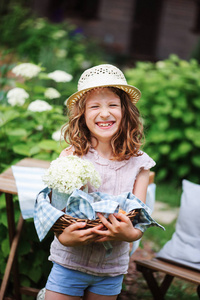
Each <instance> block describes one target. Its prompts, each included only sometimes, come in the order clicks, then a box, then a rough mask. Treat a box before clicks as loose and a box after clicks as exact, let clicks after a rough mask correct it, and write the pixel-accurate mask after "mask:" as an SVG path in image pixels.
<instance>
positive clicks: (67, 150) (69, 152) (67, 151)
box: [59, 146, 73, 157]
mask: <svg viewBox="0 0 200 300" xmlns="http://www.w3.org/2000/svg"><path fill="white" fill-rule="evenodd" d="M72 154H73V148H72V146H69V147H68V148H65V149H64V150H63V151H62V152H61V153H60V156H59V157H64V156H68V155H72Z"/></svg>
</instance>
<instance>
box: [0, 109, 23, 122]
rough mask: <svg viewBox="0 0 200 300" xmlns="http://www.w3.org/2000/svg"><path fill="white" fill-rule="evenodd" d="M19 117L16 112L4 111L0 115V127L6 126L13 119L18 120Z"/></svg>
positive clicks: (11, 110)
mask: <svg viewBox="0 0 200 300" xmlns="http://www.w3.org/2000/svg"><path fill="white" fill-rule="evenodd" d="M19 116H20V113H19V112H17V111H16V110H13V109H10V110H8V111H5V112H4V113H3V114H1V115H0V126H3V125H5V124H7V123H8V122H10V121H13V120H14V119H16V118H18V117H19Z"/></svg>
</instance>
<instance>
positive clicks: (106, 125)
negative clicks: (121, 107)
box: [96, 121, 115, 127]
mask: <svg viewBox="0 0 200 300" xmlns="http://www.w3.org/2000/svg"><path fill="white" fill-rule="evenodd" d="M114 123H115V122H114V121H110V122H97V123H96V124H97V125H98V126H99V127H110V126H112V125H113V124H114Z"/></svg>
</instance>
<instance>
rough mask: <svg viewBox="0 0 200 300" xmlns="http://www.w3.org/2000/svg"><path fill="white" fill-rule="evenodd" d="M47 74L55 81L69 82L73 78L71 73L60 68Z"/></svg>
mask: <svg viewBox="0 0 200 300" xmlns="http://www.w3.org/2000/svg"><path fill="white" fill-rule="evenodd" d="M47 76H48V77H49V78H51V79H53V80H54V81H56V82H69V81H71V80H72V78H73V76H72V75H70V74H68V73H66V72H65V71H60V70H56V71H54V72H52V73H49V74H48V75H47Z"/></svg>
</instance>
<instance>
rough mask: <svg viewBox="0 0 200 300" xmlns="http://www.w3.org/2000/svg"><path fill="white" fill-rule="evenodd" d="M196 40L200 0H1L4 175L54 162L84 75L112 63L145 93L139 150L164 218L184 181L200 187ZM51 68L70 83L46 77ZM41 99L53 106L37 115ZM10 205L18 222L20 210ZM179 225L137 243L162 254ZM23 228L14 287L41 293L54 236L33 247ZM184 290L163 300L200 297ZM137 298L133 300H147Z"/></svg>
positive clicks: (2, 252)
mask: <svg viewBox="0 0 200 300" xmlns="http://www.w3.org/2000/svg"><path fill="white" fill-rule="evenodd" d="M199 37H200V1H199V0H126V1H124V0H42V1H41V0H18V1H14V0H1V1H0V87H1V88H0V172H3V171H4V170H6V169H7V168H8V167H10V166H11V165H13V164H15V163H16V162H18V161H19V160H21V159H23V158H25V157H33V158H36V159H42V160H48V161H51V160H53V159H55V158H56V157H58V155H59V153H60V151H61V150H62V149H63V148H64V147H66V146H67V145H66V143H65V142H64V141H63V140H62V137H61V139H60V135H61V134H60V129H61V127H62V125H63V124H64V123H65V122H67V115H66V113H67V110H66V106H65V104H64V103H65V101H66V99H67V98H68V97H69V96H70V95H71V94H72V93H73V92H75V91H76V89H77V81H78V78H79V77H80V75H81V73H82V72H83V70H85V69H86V68H89V67H92V66H94V65H97V64H100V63H111V64H114V65H116V66H118V67H119V68H121V69H122V70H123V72H124V73H125V76H126V78H127V81H128V83H129V84H131V85H134V86H136V87H138V88H139V89H140V90H141V92H142V98H141V100H140V101H139V103H138V108H139V109H140V111H141V114H142V117H143V123H144V128H145V143H144V146H143V149H144V151H146V152H147V153H148V154H149V155H150V156H151V157H152V158H153V159H154V160H155V161H156V163H157V164H156V166H155V167H154V169H153V171H155V174H156V175H155V183H156V200H157V201H158V202H161V203H164V204H165V205H167V208H165V209H166V210H167V213H169V214H170V212H171V213H172V212H174V211H177V210H178V209H179V206H180V196H181V192H182V188H181V184H182V180H183V179H187V180H190V181H192V182H194V183H198V184H199V183H200V181H199V168H200V68H199V61H200V40H199ZM21 63H32V64H34V65H37V66H39V68H40V72H39V73H38V74H37V75H35V76H33V77H30V78H27V77H26V76H23V75H22V74H21V75H20V74H18V75H16V74H15V73H14V72H13V71H12V70H13V68H14V67H15V66H17V65H18V64H21ZM55 70H60V71H64V72H66V73H67V74H68V75H71V76H72V79H69V80H68V81H64V80H62V79H59V80H53V79H50V78H49V77H48V74H49V73H52V72H54V71H55ZM65 75H66V74H65ZM15 88H20V89H23V90H24V91H26V92H27V93H28V97H27V99H26V100H25V99H23V100H24V101H21V100H22V99H19V95H18V96H16V95H15V98H12V99H11V98H9V94H8V92H9V91H10V90H13V89H15ZM48 88H53V89H54V94H51V95H49V94H48V93H47V92H46V90H47V89H48ZM55 90H56V91H57V92H59V93H57V94H56V93H55ZM14 91H15V92H16V90H14ZM13 93H14V92H13ZM51 93H52V90H51ZM38 99H39V100H42V101H44V102H43V104H44V103H45V105H49V106H46V109H45V108H44V109H43V110H42V111H41V108H39V107H38V108H37V107H36V102H35V101H36V100H38ZM33 103H34V104H35V108H34V109H33V108H32V109H31V108H30V104H33ZM14 200H15V210H16V219H17V218H18V216H19V214H20V210H19V204H18V199H17V197H16V198H15V199H14ZM0 209H1V214H0V239H1V245H0V279H1V278H2V276H3V273H4V270H5V266H6V259H7V257H8V254H9V240H8V232H7V221H6V205H5V199H4V197H3V195H1V196H0ZM170 220H171V219H170ZM159 221H160V220H159ZM175 222H176V214H175V217H174V218H172V221H170V223H169V224H164V223H163V225H164V226H165V227H167V230H166V231H165V232H161V231H159V236H157V232H156V230H155V232H154V229H150V230H149V231H147V233H146V234H145V237H144V242H143V243H144V244H145V242H148V243H149V241H151V246H150V247H149V248H151V249H153V250H154V251H158V250H159V249H160V248H161V247H162V246H163V245H164V244H165V243H166V241H167V240H169V239H170V238H171V235H172V233H173V232H174V229H175ZM161 223H162V220H161ZM26 225H27V226H26V228H25V230H24V233H23V236H22V242H21V243H20V246H19V250H18V252H19V262H20V272H21V273H20V276H21V277H20V280H21V282H22V284H23V285H29V286H35V287H39V288H42V287H43V285H44V284H45V281H46V277H47V274H48V272H49V269H50V266H51V264H49V262H48V261H47V257H48V249H49V244H50V242H51V240H52V234H51V233H50V234H49V236H48V238H46V240H45V241H44V242H42V243H38V238H37V235H36V233H35V229H34V226H33V222H32V220H28V221H27V223H26ZM30 237H31V240H30ZM36 249H37V251H36ZM11 287H12V282H11ZM186 289H187V292H188V287H186V288H185V289H183V291H182V292H181V291H180V284H179V283H177V286H176V285H175V286H174V287H173V293H171V294H170V293H169V294H168V296H167V297H168V298H166V299H175V298H177V297H180V299H196V298H195V296H194V294H195V292H194V293H193V291H194V290H193V288H191V286H189V290H190V292H189V294H187V292H186ZM180 292H181V293H182V294H181V295H180V294H179V293H180ZM172 294H173V296H172ZM24 297H25V296H24ZM142 297H143V296H141V298H140V296H137V299H151V298H148V297H147V298H142ZM149 297H150V296H149ZM173 297H174V298H173ZM184 297H186V298H184ZM188 297H189V298H188ZM24 299H26V298H24ZM28 299H30V297H29V298H28Z"/></svg>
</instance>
